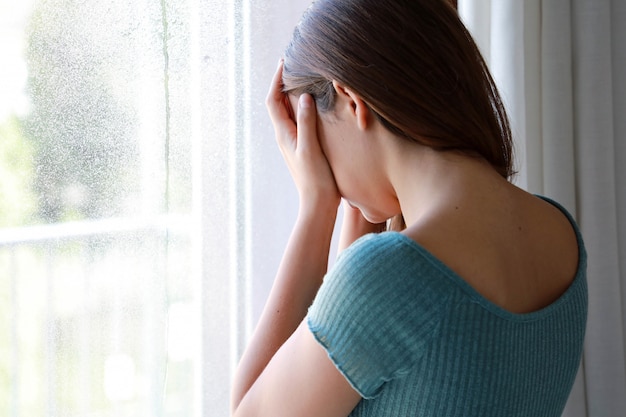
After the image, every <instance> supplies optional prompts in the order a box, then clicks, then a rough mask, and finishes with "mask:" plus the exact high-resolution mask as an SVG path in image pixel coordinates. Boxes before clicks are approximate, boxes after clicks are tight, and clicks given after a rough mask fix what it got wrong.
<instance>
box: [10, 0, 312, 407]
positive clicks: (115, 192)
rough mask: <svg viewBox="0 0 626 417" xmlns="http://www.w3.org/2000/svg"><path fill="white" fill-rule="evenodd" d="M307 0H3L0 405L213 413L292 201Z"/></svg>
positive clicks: (275, 258)
mask: <svg viewBox="0 0 626 417" xmlns="http://www.w3.org/2000/svg"><path fill="white" fill-rule="evenodd" d="M307 4H308V1H299V2H290V1H286V0H285V1H269V0H264V1H260V2H259V1H256V2H252V1H243V0H233V1H229V2H218V1H209V2H200V1H199V0H179V1H167V0H161V1H147V0H140V1H130V0H127V1H122V0H117V1H96V0H82V1H79V0H46V1H44V0H28V1H22V2H8V1H4V2H2V3H0V52H1V53H2V57H3V65H2V68H0V92H1V93H0V414H1V415H7V416H48V415H63V416H115V417H119V416H126V415H128V416H150V417H153V416H194V415H195V416H209V417H213V416H222V415H225V414H226V413H227V411H226V410H227V406H228V390H229V386H230V380H229V378H230V375H231V373H232V370H233V368H234V366H235V363H236V361H237V359H238V357H239V355H240V353H241V350H242V348H243V346H244V345H245V339H246V337H247V335H248V334H249V333H250V330H251V327H252V324H253V323H254V321H255V318H256V317H257V316H258V314H259V312H260V309H261V307H262V304H263V302H264V300H265V296H266V294H267V291H268V287H269V283H270V282H271V280H272V278H273V274H274V272H275V269H276V266H277V264H278V262H279V259H280V255H281V252H282V248H283V247H284V243H285V241H286V239H287V235H288V233H289V229H290V226H291V223H292V220H293V216H294V215H295V208H294V205H295V201H296V197H295V190H294V189H293V186H292V185H291V180H290V178H289V176H288V174H287V171H286V168H285V167H284V165H283V163H282V161H281V158H280V155H279V153H278V150H277V149H276V148H275V146H274V142H273V133H272V131H271V126H270V124H269V120H268V119H267V116H266V114H265V109H264V106H263V98H264V95H265V92H266V89H267V85H268V82H269V79H270V76H271V74H272V71H273V70H274V67H275V64H276V61H277V59H278V57H279V55H280V52H281V50H282V48H283V47H284V46H285V44H286V42H287V40H288V37H289V34H290V32H291V30H292V28H293V25H294V24H295V23H296V22H297V19H298V17H299V15H300V13H301V12H302V10H303V9H304V8H305V7H306V5H307Z"/></svg>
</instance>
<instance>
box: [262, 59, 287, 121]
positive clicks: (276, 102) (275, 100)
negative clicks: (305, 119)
mask: <svg viewBox="0 0 626 417" xmlns="http://www.w3.org/2000/svg"><path fill="white" fill-rule="evenodd" d="M265 105H266V106H267V109H268V112H269V114H270V117H271V119H272V122H273V123H274V124H277V123H280V122H281V121H282V120H284V119H285V118H289V112H288V111H287V108H286V107H285V93H283V60H282V59H281V60H280V61H279V63H278V68H276V72H275V73H274V77H273V78H272V82H271V84H270V90H269V92H268V93H267V97H266V99H265Z"/></svg>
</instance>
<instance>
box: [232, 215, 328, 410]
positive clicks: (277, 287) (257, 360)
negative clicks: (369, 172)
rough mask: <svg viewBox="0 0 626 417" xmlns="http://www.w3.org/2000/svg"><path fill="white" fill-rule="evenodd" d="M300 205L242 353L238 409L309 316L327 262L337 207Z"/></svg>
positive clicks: (234, 403) (234, 401) (236, 397)
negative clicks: (249, 391) (281, 256)
mask: <svg viewBox="0 0 626 417" xmlns="http://www.w3.org/2000/svg"><path fill="white" fill-rule="evenodd" d="M324 211H325V213H321V212H320V211H319V210H317V211H313V210H311V211H306V210H301V211H300V213H299V215H298V219H297V221H296V224H295V226H294V229H293V231H292V234H291V237H290V238H289V242H288V244H287V248H286V250H285V253H284V255H283V259H282V261H281V264H280V267H279V269H278V273H277V275H276V278H275V280H274V284H273V286H272V290H271V292H270V295H269V298H268V300H267V303H266V304H265V308H264V310H263V313H262V314H261V318H260V319H259V322H258V324H257V327H256V329H255V331H254V334H253V336H252V338H251V340H250V342H249V344H248V347H247V349H246V351H245V353H244V355H243V357H242V358H241V361H240V363H239V366H238V368H237V372H236V374H235V380H234V383H233V389H232V393H231V409H233V410H234V409H235V408H236V407H237V405H238V404H239V403H240V402H241V400H242V399H243V398H244V396H245V394H246V393H247V392H248V390H249V389H250V387H252V385H253V384H254V382H255V381H256V380H257V378H258V377H259V375H261V373H262V372H263V370H264V369H265V367H266V366H267V364H268V363H269V361H270V359H272V357H273V356H274V354H275V353H276V351H277V350H278V349H279V348H280V347H281V346H282V344H283V343H284V342H285V341H286V340H287V339H288V338H289V336H291V334H292V333H293V332H294V331H295V329H296V328H297V327H298V325H299V324H300V323H301V322H302V320H303V319H304V317H305V316H306V313H307V309H308V307H309V306H310V305H311V303H312V302H313V299H314V297H315V294H316V293H317V290H318V289H319V287H320V285H321V283H322V280H323V277H324V275H325V273H326V269H327V267H328V255H329V251H330V241H331V238H332V233H333V228H334V224H335V220H336V216H337V207H336V206H335V207H334V209H333V208H332V207H329V208H328V209H326V210H324Z"/></svg>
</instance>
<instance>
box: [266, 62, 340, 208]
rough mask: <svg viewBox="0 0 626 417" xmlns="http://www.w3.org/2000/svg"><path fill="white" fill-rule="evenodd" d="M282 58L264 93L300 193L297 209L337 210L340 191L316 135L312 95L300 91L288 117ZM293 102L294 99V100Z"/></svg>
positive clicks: (279, 140) (279, 142)
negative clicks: (293, 110)
mask: <svg viewBox="0 0 626 417" xmlns="http://www.w3.org/2000/svg"><path fill="white" fill-rule="evenodd" d="M282 76H283V62H282V61H281V62H280V64H279V66H278V69H277V70H276V73H275V74H274V78H273V79H272V84H271V86H270V91H269V93H268V95H267V99H266V105H267V109H268V111H269V115H270V117H271V119H272V123H273V125H274V130H275V132H276V141H277V142H278V146H279V147H280V151H281V153H282V155H283V158H284V159H285V162H286V163H287V166H288V168H289V171H290V172H291V176H292V177H293V180H294V182H295V184H296V187H297V188H298V193H299V195H300V208H301V210H302V209H305V210H307V209H309V210H312V212H319V210H320V209H330V210H335V212H336V210H337V207H338V205H339V202H340V198H341V197H340V194H339V190H338V189H337V184H336V183H335V178H334V176H333V173H332V171H331V168H330V165H329V164H328V160H327V159H326V156H325V155H324V152H323V151H322V148H321V146H320V142H319V139H318V136H317V112H316V108H315V102H314V100H313V98H312V97H311V96H310V95H308V94H303V95H302V96H300V98H299V99H298V101H297V105H295V103H294V105H295V107H296V108H295V113H296V120H295V121H294V120H293V119H292V117H291V102H290V100H289V97H288V96H286V95H285V93H283V83H282ZM293 101H294V102H295V99H294V100H293Z"/></svg>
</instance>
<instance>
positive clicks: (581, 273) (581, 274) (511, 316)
mask: <svg viewBox="0 0 626 417" xmlns="http://www.w3.org/2000/svg"><path fill="white" fill-rule="evenodd" d="M537 197H539V198H541V199H543V200H544V201H547V202H548V203H550V204H552V205H553V206H555V207H556V208H557V209H559V210H560V211H561V212H562V213H563V214H564V215H565V216H566V217H567V219H568V220H569V222H570V224H571V225H572V228H573V229H574V232H575V233H576V242H577V245H578V265H577V268H576V275H575V276H574V279H573V280H572V282H571V283H570V284H569V286H568V287H567V289H565V291H563V293H562V294H561V295H560V296H559V297H558V298H557V299H556V300H554V301H553V302H552V303H550V304H548V305H547V306H545V307H542V308H540V309H538V310H534V311H531V312H528V313H514V312H512V311H509V310H507V309H505V308H503V307H500V306H499V305H497V304H496V303H494V302H493V301H491V300H489V299H487V298H486V297H485V296H483V295H482V294H481V293H480V292H478V291H477V290H476V289H475V288H474V287H472V286H471V285H470V284H469V283H468V282H467V281H466V280H465V279H464V278H463V277H461V276H460V275H459V274H457V273H456V272H455V271H453V270H452V269H451V268H450V267H449V266H447V265H446V264H445V263H444V262H442V261H441V260H440V259H439V258H437V257H436V256H435V255H433V254H432V253H431V252H430V251H428V249H426V248H425V247H423V246H422V245H420V244H419V243H418V242H416V241H415V240H413V239H411V238H410V237H408V236H406V235H404V234H402V233H399V232H394V231H390V232H385V233H384V234H385V235H388V236H393V237H395V238H396V239H398V240H400V241H401V242H402V243H403V244H406V245H408V246H409V247H410V248H412V249H413V250H415V251H417V252H418V253H419V254H420V255H421V257H422V258H424V259H426V260H427V261H428V262H429V263H430V264H431V265H433V266H435V267H437V269H439V270H440V271H441V272H442V273H443V274H444V275H445V276H446V277H447V278H449V279H450V280H452V281H453V282H454V283H455V284H456V285H457V286H458V287H460V288H461V289H462V290H463V291H464V292H465V293H466V294H468V295H469V296H470V297H471V298H472V300H473V301H474V302H476V303H478V304H480V305H481V306H482V307H484V308H485V309H486V310H488V311H490V312H492V313H493V314H496V315H498V316H500V317H502V318H505V319H507V320H513V321H533V320H538V319H541V318H544V317H546V316H548V315H551V314H553V313H554V312H555V311H556V310H558V309H559V308H560V307H561V305H563V304H564V303H566V302H567V301H568V300H569V299H570V298H571V297H572V294H573V293H574V292H575V291H576V289H577V287H578V286H579V285H580V284H581V283H582V282H584V280H585V271H586V265H587V256H586V252H585V247H584V243H583V240H582V235H581V233H580V230H579V229H578V226H577V225H576V222H575V221H574V219H573V218H572V216H571V215H570V214H569V212H568V211H567V210H565V208H564V207H562V206H561V205H560V204H558V203H556V202H555V201H553V200H551V199H549V198H547V197H543V196H537Z"/></svg>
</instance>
